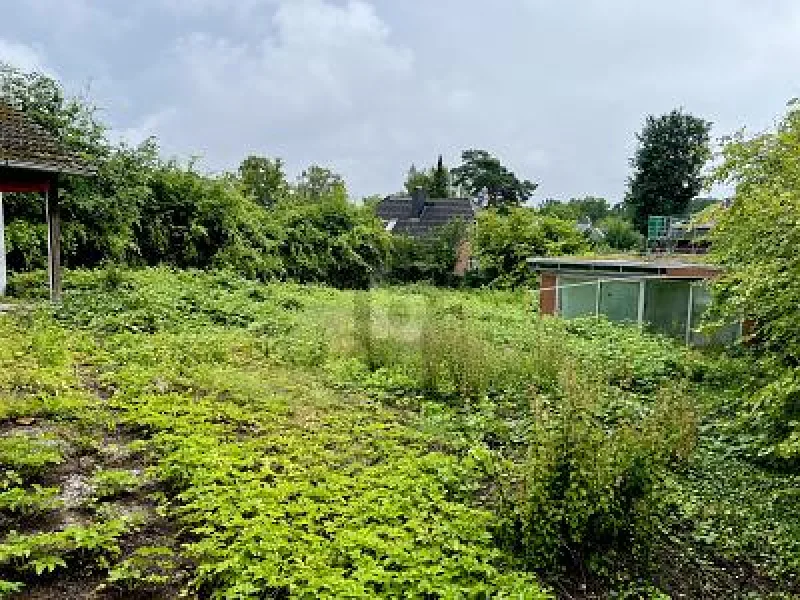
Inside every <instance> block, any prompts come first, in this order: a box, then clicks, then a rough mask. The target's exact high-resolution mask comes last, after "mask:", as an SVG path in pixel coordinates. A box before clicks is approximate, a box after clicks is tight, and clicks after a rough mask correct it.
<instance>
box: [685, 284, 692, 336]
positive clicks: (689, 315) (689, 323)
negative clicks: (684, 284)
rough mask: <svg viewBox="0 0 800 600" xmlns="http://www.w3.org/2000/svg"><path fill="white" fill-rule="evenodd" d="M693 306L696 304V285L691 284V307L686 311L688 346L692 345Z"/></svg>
mask: <svg viewBox="0 0 800 600" xmlns="http://www.w3.org/2000/svg"><path fill="white" fill-rule="evenodd" d="M692 304H694V284H693V283H692V282H691V281H690V282H689V307H688V309H687V311H686V345H687V346H688V345H689V344H691V343H692Z"/></svg>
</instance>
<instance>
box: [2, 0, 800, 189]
mask: <svg viewBox="0 0 800 600" xmlns="http://www.w3.org/2000/svg"><path fill="white" fill-rule="evenodd" d="M0 18H1V19H2V24H3V27H2V28H0V60H5V61H7V62H11V63H12V64H15V65H17V66H19V67H22V68H26V69H33V68H36V69H40V70H45V71H46V72H48V73H50V74H53V75H55V76H57V77H58V78H59V79H61V80H62V81H63V82H64V83H65V84H66V86H67V88H68V90H70V91H71V92H75V93H78V92H82V91H84V90H86V89H89V91H90V95H91V97H92V99H93V100H94V101H95V102H96V103H97V104H99V105H100V106H101V107H102V108H103V110H104V115H103V118H104V119H105V120H106V121H107V122H108V123H109V124H111V126H112V127H113V129H114V131H115V135H117V136H119V137H122V138H125V139H127V140H130V141H134V142H138V141H140V140H141V139H143V138H144V137H146V136H149V135H155V136H157V137H158V138H159V141H160V143H161V145H162V147H163V148H164V151H165V152H166V153H167V154H169V155H176V156H179V157H184V158H186V157H189V156H192V155H200V156H201V157H202V160H203V162H202V164H204V165H205V167H206V168H207V169H209V170H214V171H218V170H223V169H233V168H235V166H236V165H237V164H238V163H239V161H240V160H241V159H242V158H243V157H244V156H245V155H247V154H251V153H255V154H264V155H269V156H280V157H283V158H284V159H285V161H286V163H287V166H288V170H289V174H290V176H291V177H292V178H293V177H294V176H295V175H296V174H297V172H298V171H299V170H300V169H301V168H302V167H303V166H305V165H308V164H310V163H318V164H322V165H326V166H331V167H332V168H334V169H335V170H337V171H339V172H340V173H342V174H343V175H344V176H345V179H346V180H347V182H348V185H349V188H350V190H351V193H352V194H353V195H354V196H364V195H368V194H375V193H377V194H387V193H390V192H394V191H397V190H400V189H401V188H402V183H403V180H404V175H405V172H406V170H407V169H408V166H409V165H410V164H411V163H412V162H413V163H416V164H417V165H429V164H432V163H433V162H434V161H435V160H436V157H437V155H438V154H440V153H441V154H443V155H444V157H445V161H446V162H448V163H449V164H451V165H454V164H457V162H458V156H459V154H460V152H461V150H463V149H465V148H470V147H476V148H483V149H487V150H489V151H491V152H493V153H495V154H496V155H497V156H499V157H500V159H501V160H502V161H503V162H504V163H506V164H507V165H508V166H509V167H510V168H511V169H512V170H514V171H515V172H516V173H517V174H518V175H519V176H521V177H524V178H528V179H532V180H533V181H537V182H539V183H540V187H539V189H538V190H537V192H536V194H535V199H536V200H537V201H541V200H543V199H545V198H548V197H557V198H568V197H571V196H583V195H600V196H605V197H607V198H609V199H611V200H612V201H613V200H617V199H620V198H621V197H622V195H623V194H624V191H625V185H626V179H627V177H628V173H629V164H628V160H629V158H630V156H631V155H632V153H633V149H634V144H635V138H634V135H635V133H636V131H638V130H639V129H640V128H641V125H642V123H643V121H644V118H645V116H646V115H647V114H651V113H662V112H667V111H669V110H670V109H672V108H675V107H683V108H684V109H685V110H687V111H689V112H692V113H694V114H696V115H698V116H702V117H705V118H707V119H709V120H711V121H713V122H714V131H713V133H714V136H715V137H720V136H722V135H725V134H728V133H731V132H733V131H735V130H737V129H739V128H741V127H747V128H748V129H750V130H753V131H756V130H761V129H764V128H766V127H768V126H770V125H771V124H772V123H773V122H774V120H775V119H776V118H777V117H778V116H779V115H780V114H782V113H783V112H784V109H785V106H786V103H787V101H788V100H790V99H791V98H792V97H795V96H800V2H799V1H798V0H761V1H755V0H701V1H698V0H661V1H658V2H656V1H649V0H561V1H559V2H556V1H554V0H492V1H488V0H137V1H135V2H133V1H129V0H24V1H23V0H0Z"/></svg>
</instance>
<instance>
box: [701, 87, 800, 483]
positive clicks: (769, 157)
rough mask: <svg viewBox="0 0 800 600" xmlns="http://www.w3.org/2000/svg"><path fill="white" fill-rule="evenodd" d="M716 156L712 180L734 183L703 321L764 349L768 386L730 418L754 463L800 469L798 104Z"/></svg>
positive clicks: (715, 248)
mask: <svg viewBox="0 0 800 600" xmlns="http://www.w3.org/2000/svg"><path fill="white" fill-rule="evenodd" d="M722 156H723V161H722V164H721V165H720V166H719V168H718V169H717V170H716V171H715V173H714V179H715V181H716V182H717V183H722V184H726V185H734V186H735V195H734V198H733V202H732V204H731V206H730V207H729V208H727V209H725V208H724V207H722V206H720V207H719V208H717V209H716V211H715V212H716V214H715V215H714V218H715V220H716V222H717V223H716V226H715V227H714V229H713V230H712V232H711V255H710V256H711V258H712V259H713V260H714V261H715V262H717V263H718V264H720V265H722V266H723V267H724V272H723V274H722V276H720V277H718V278H717V279H716V280H715V281H714V285H713V288H712V291H713V293H714V300H715V302H714V304H713V305H712V312H711V316H712V317H716V318H717V319H719V320H720V321H721V322H723V323H724V322H730V321H738V320H739V319H742V318H744V319H747V320H748V321H750V323H751V327H750V328H749V329H750V330H751V336H750V340H749V341H750V344H749V347H750V348H751V350H755V351H769V353H770V355H771V356H770V358H771V360H770V361H769V363H767V364H771V365H773V367H772V369H771V370H770V371H771V372H770V373H769V379H770V380H771V381H768V382H766V385H764V386H763V388H761V389H759V390H758V391H757V392H756V393H755V395H754V396H753V397H751V398H747V397H746V398H745V399H744V403H743V405H742V409H741V412H740V415H739V417H738V419H737V420H738V422H739V423H740V424H741V427H742V428H743V430H744V433H746V435H747V437H746V439H749V440H753V444H754V448H753V451H754V453H757V454H758V456H759V458H760V459H762V460H765V459H769V460H772V461H776V462H781V463H787V462H788V463H791V464H792V466H794V467H795V468H796V466H797V465H798V464H800V327H798V322H800V308H798V307H800V252H798V249H800V103H798V102H797V101H794V102H792V103H791V104H790V105H789V110H788V113H787V115H786V116H785V117H784V118H783V119H782V121H781V122H780V123H779V124H778V126H777V128H776V130H774V131H770V132H766V133H763V134H761V135H757V136H755V137H752V138H747V137H745V135H744V134H743V133H739V134H737V135H735V136H734V137H733V138H731V139H730V140H728V142H727V143H726V144H725V146H724V148H723V151H722ZM712 210H713V209H712ZM775 359H777V360H775ZM754 362H755V361H754ZM763 362H766V361H763ZM776 363H777V364H776Z"/></svg>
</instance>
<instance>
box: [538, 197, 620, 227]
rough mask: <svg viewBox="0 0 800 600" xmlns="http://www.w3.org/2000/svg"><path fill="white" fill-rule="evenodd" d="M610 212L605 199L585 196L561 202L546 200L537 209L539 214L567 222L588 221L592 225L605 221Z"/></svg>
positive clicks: (551, 199)
mask: <svg viewBox="0 0 800 600" xmlns="http://www.w3.org/2000/svg"><path fill="white" fill-rule="evenodd" d="M610 212H611V207H610V206H609V204H608V201H607V200H606V199H605V198H597V197H595V196H586V197H584V198H570V200H569V201H567V202H561V201H559V200H555V199H553V198H548V199H547V200H545V201H544V202H543V203H542V205H541V206H540V207H539V213H540V214H543V215H547V216H550V217H557V218H559V219H566V220H568V221H584V220H586V219H589V220H590V221H591V222H592V223H597V222H598V221H600V220H602V219H605V218H606V217H607V216H608V215H609V214H610Z"/></svg>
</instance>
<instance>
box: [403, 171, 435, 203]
mask: <svg viewBox="0 0 800 600" xmlns="http://www.w3.org/2000/svg"><path fill="white" fill-rule="evenodd" d="M432 179H433V174H432V172H430V171H425V170H423V171H420V170H419V169H417V167H416V166H415V165H411V167H410V168H409V169H408V175H407V176H406V181H405V183H404V184H403V187H405V189H406V193H407V194H408V195H409V196H410V195H411V194H413V193H414V190H416V189H417V188H421V189H423V190H424V191H425V193H426V194H427V195H428V196H431V189H432V187H433V181H432Z"/></svg>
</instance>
